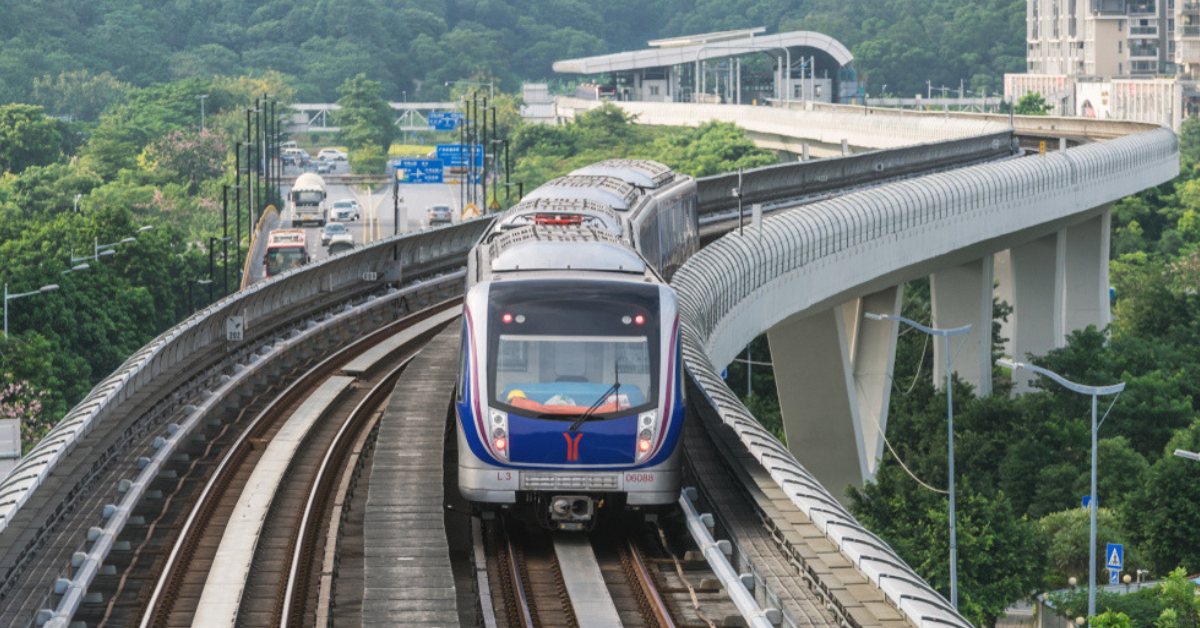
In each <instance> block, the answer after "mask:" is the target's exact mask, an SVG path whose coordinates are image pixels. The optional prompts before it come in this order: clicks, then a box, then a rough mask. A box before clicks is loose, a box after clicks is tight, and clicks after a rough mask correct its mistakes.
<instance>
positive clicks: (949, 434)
mask: <svg viewBox="0 0 1200 628" xmlns="http://www.w3.org/2000/svg"><path fill="white" fill-rule="evenodd" d="M863 316H866V317H867V318H869V319H871V320H876V321H899V322H901V323H904V324H906V325H908V326H910V327H912V328H914V329H916V330H918V331H921V332H924V333H926V334H929V335H930V336H941V337H942V338H944V339H945V340H946V350H945V351H944V352H943V353H945V355H946V442H947V449H948V451H947V454H946V455H947V458H948V463H947V467H948V469H947V471H948V473H949V476H950V481H949V482H948V484H949V492H950V605H951V606H953V607H954V608H956V609H957V608H958V532H957V530H955V518H954V370H953V369H952V368H951V365H952V360H951V353H950V337H951V336H961V335H963V334H966V333H967V332H969V331H971V326H970V325H963V326H962V327H953V328H949V329H937V328H935V327H926V326H925V325H922V324H920V323H918V322H916V321H914V320H912V319H909V318H905V317H903V316H896V315H893V314H875V313H872V312H867V313H865V314H863Z"/></svg>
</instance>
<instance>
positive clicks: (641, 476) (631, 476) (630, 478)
mask: <svg viewBox="0 0 1200 628" xmlns="http://www.w3.org/2000/svg"><path fill="white" fill-rule="evenodd" d="M625 481H626V482H629V483H633V484H644V483H646V482H653V481H654V474H653V473H626V474H625Z"/></svg>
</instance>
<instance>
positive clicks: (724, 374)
mask: <svg viewBox="0 0 1200 628" xmlns="http://www.w3.org/2000/svg"><path fill="white" fill-rule="evenodd" d="M721 379H729V369H721Z"/></svg>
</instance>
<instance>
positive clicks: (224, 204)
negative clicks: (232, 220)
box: [221, 185, 241, 294]
mask: <svg viewBox="0 0 1200 628" xmlns="http://www.w3.org/2000/svg"><path fill="white" fill-rule="evenodd" d="M238 248H239V250H240V248H241V243H240V242H239V243H238ZM221 264H222V265H223V266H224V268H223V269H222V272H221V274H222V278H221V280H222V282H223V283H222V284H221V286H222V291H223V292H224V293H225V294H229V186H228V185H227V186H225V187H224V189H223V190H222V191H221Z"/></svg>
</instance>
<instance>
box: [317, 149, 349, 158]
mask: <svg viewBox="0 0 1200 628" xmlns="http://www.w3.org/2000/svg"><path fill="white" fill-rule="evenodd" d="M317 161H346V153H343V152H342V151H340V150H338V149H336V148H322V149H321V151H320V152H318V153H317Z"/></svg>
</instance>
